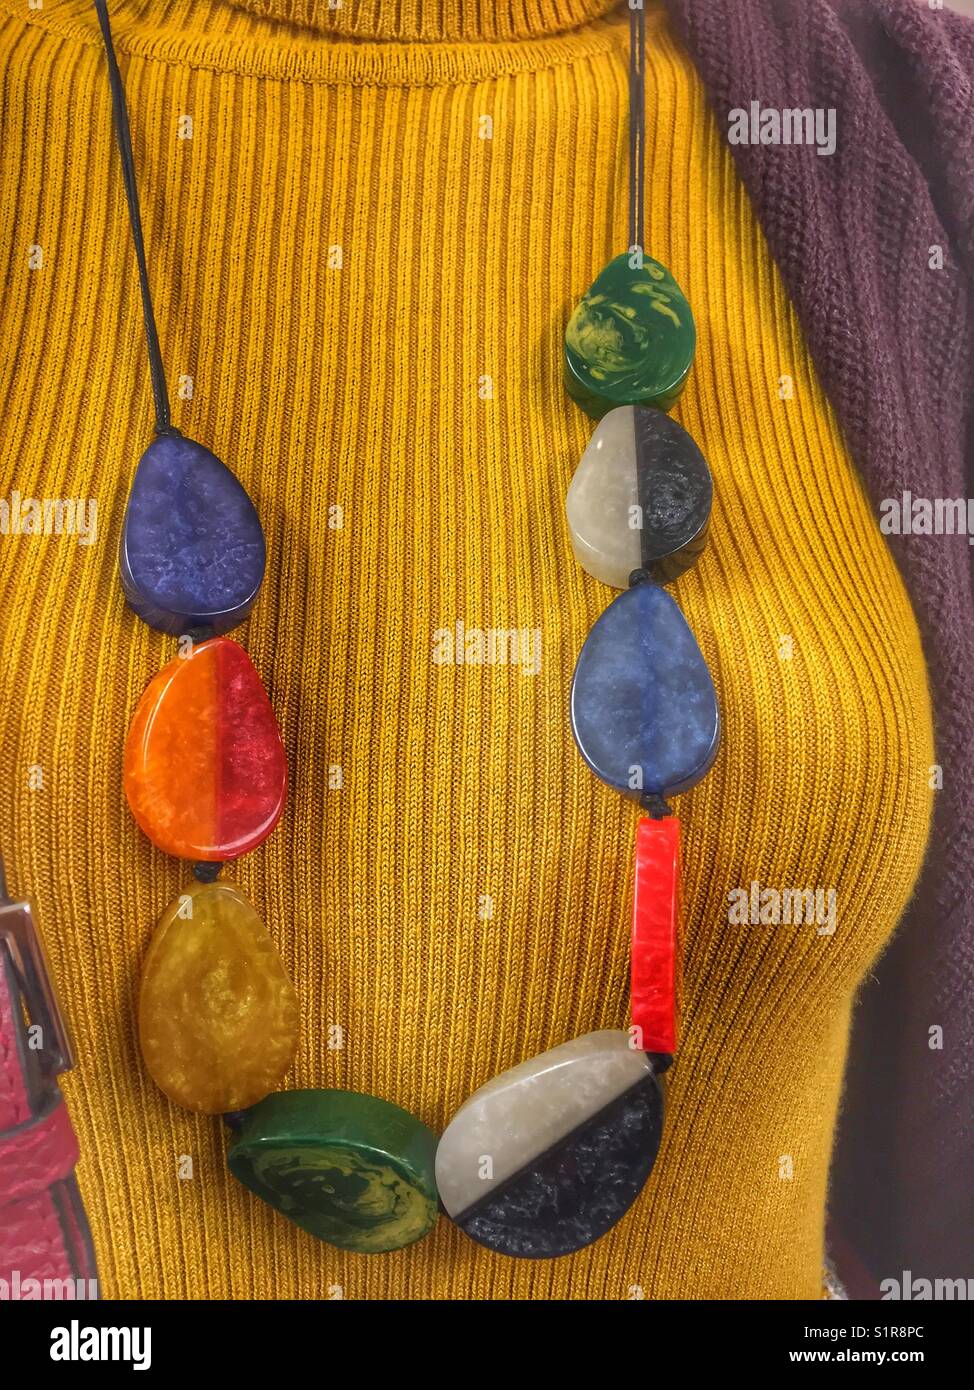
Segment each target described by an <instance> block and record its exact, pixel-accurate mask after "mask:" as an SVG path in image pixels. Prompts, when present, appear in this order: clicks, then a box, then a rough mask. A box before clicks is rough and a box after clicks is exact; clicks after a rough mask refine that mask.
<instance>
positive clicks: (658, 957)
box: [631, 816, 683, 1054]
mask: <svg viewBox="0 0 974 1390" xmlns="http://www.w3.org/2000/svg"><path fill="white" fill-rule="evenodd" d="M682 985H683V897H682V891H681V883H680V822H679V820H677V818H676V816H666V817H664V818H663V819H661V820H652V819H650V818H649V817H648V816H644V817H643V819H642V820H641V821H640V822H639V825H638V827H637V829H636V883H635V891H634V893H633V904H632V985H631V1004H632V1023H633V1027H634V1028H638V1029H639V1030H640V1033H641V1038H640V1044H639V1045H640V1046H641V1048H642V1050H643V1051H644V1052H665V1053H669V1054H672V1053H673V1052H675V1051H676V1044H677V1038H678V1035H679V1028H680V1003H681V996H682Z"/></svg>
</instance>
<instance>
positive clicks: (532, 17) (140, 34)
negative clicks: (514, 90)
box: [0, 0, 665, 88]
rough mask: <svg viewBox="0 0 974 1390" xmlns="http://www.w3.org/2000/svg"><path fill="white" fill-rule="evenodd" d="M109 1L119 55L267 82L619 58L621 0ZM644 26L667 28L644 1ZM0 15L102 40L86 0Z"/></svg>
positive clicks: (496, 72)
mask: <svg viewBox="0 0 974 1390" xmlns="http://www.w3.org/2000/svg"><path fill="white" fill-rule="evenodd" d="M330 3H336V0H109V5H110V11H111V21H112V33H113V36H114V40H115V48H116V51H117V52H118V53H119V55H120V57H121V58H122V59H123V65H124V61H126V60H128V59H132V58H135V59H138V58H144V59H150V60H153V61H156V62H164V63H168V64H171V65H173V66H186V67H191V68H197V69H207V70H211V71H223V72H233V73H240V74H247V75H249V76H251V77H257V78H268V79H271V80H282V81H299V82H310V83H319V82H320V83H330V84H334V85H343V84H350V85H353V86H361V87H375V88H378V87H419V86H438V85H441V84H442V85H455V84H457V83H460V82H479V81H484V80H489V79H493V78H500V77H503V76H507V75H510V76H514V75H517V74H518V73H528V72H535V71H540V70H541V69H544V68H552V67H559V66H562V65H566V64H575V63H579V62H583V61H585V60H587V59H589V58H595V57H597V56H599V55H600V54H606V53H608V52H609V51H615V52H616V53H617V54H618V55H619V57H620V58H623V59H624V55H625V52H626V45H627V38H626V35H627V32H628V27H629V26H628V19H627V15H628V7H627V5H626V0H342V4H341V5H340V7H339V8H337V9H334V10H333V9H331V8H330ZM646 11H647V24H648V26H649V32H650V33H652V30H653V29H654V28H655V27H656V26H657V25H659V24H663V23H665V19H664V12H663V10H662V8H661V0H646ZM0 15H8V16H9V17H10V18H11V19H14V20H16V21H19V22H20V23H22V24H24V25H26V26H28V27H30V28H33V27H36V28H38V29H43V30H46V31H48V32H49V33H52V34H57V35H60V36H61V37H62V38H63V39H66V40H69V41H70V40H75V41H78V42H81V43H84V44H86V45H88V46H90V47H92V48H95V49H97V50H98V51H99V52H101V50H102V39H101V34H100V32H99V28H98V20H97V18H96V15H95V11H94V6H93V5H92V3H91V0H44V6H43V8H42V9H39V10H32V9H28V8H27V7H26V6H25V4H24V0H0Z"/></svg>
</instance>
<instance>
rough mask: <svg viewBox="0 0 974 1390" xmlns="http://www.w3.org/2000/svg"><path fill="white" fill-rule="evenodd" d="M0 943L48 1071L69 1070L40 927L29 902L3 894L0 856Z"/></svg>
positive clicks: (64, 1027)
mask: <svg viewBox="0 0 974 1390" xmlns="http://www.w3.org/2000/svg"><path fill="white" fill-rule="evenodd" d="M0 944H3V945H5V946H6V947H7V950H8V951H9V952H10V959H11V962H12V963H13V968H14V974H15V975H16V977H17V984H18V987H19V988H20V992H21V994H22V995H23V999H24V1003H25V1004H26V1006H27V1015H28V1017H29V1019H30V1022H31V1024H32V1025H34V1024H39V1025H40V1027H41V1036H42V1039H43V1043H44V1047H43V1049H42V1051H43V1054H44V1057H45V1060H47V1061H48V1063H49V1065H50V1068H51V1072H52V1075H58V1074H59V1073H61V1072H64V1071H70V1070H71V1068H72V1067H73V1066H74V1063H75V1054H74V1047H73V1046H72V1043H71V1032H70V1029H69V1028H68V1022H67V1019H66V1018H65V1016H64V1014H63V1013H62V1011H61V1006H60V1004H59V1003H58V998H57V992H56V991H55V988H54V983H53V981H52V979H51V971H50V967H49V966H48V963H47V956H46V954H45V951H44V943H43V941H42V939H41V934H40V931H39V929H38V927H37V924H36V922H35V921H34V918H33V915H32V913H31V907H30V903H28V902H11V900H10V899H9V898H8V897H7V888H6V883H5V881H4V873H3V860H2V858H0Z"/></svg>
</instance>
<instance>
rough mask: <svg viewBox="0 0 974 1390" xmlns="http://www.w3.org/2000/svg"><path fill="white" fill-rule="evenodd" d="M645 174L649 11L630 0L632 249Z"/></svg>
mask: <svg viewBox="0 0 974 1390" xmlns="http://www.w3.org/2000/svg"><path fill="white" fill-rule="evenodd" d="M645 175H646V11H645V9H644V8H643V0H629V249H630V251H632V249H633V248H634V247H636V248H638V250H639V252H640V254H641V253H642V251H643V231H644V218H643V209H644V205H645V196H644V192H643V184H644V181H645Z"/></svg>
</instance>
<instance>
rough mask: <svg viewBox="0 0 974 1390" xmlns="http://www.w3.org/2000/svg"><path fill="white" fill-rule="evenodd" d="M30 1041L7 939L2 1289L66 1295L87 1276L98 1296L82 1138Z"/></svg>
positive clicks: (0, 950)
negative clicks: (79, 1167) (81, 1170)
mask: <svg viewBox="0 0 974 1390" xmlns="http://www.w3.org/2000/svg"><path fill="white" fill-rule="evenodd" d="M27 1044H28V1035H27V1031H26V1029H25V1027H24V1022H23V1013H22V1009H21V997H20V990H19V987H18V984H17V979H16V976H15V973H14V969H13V964H12V961H11V959H10V955H9V952H8V951H7V949H6V947H5V945H4V944H3V943H2V941H0V1280H2V1281H4V1282H3V1285H0V1294H3V1295H5V1296H6V1297H7V1298H21V1297H27V1298H37V1297H51V1298H53V1297H58V1296H60V1297H64V1296H65V1295H64V1289H65V1284H64V1282H63V1281H65V1280H74V1281H78V1280H84V1281H86V1282H85V1284H84V1285H83V1286H82V1285H78V1284H77V1283H76V1284H75V1286H74V1292H75V1293H77V1294H78V1296H80V1297H84V1298H93V1297H97V1271H96V1268H95V1260H94V1253H93V1251H92V1247H91V1236H90V1233H89V1231H88V1223H87V1220H86V1218H85V1214H84V1208H83V1207H82V1205H81V1198H80V1196H79V1193H78V1188H77V1184H76V1182H75V1180H74V1166H75V1164H76V1163H77V1161H78V1142H77V1139H76V1138H75V1134H74V1130H73V1128H72V1126H71V1119H70V1116H69V1115H68V1110H67V1106H66V1105H65V1104H64V1100H63V1098H62V1096H61V1091H60V1087H59V1086H58V1084H57V1080H56V1077H55V1076H53V1075H50V1074H48V1073H46V1072H45V1069H44V1065H43V1055H42V1054H40V1053H36V1052H32V1051H31V1050H30V1049H29V1047H28V1045H27ZM38 1284H39V1285H40V1287H39V1288H38ZM79 1290H80V1292H79Z"/></svg>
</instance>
